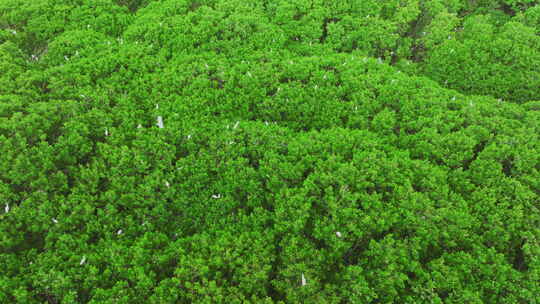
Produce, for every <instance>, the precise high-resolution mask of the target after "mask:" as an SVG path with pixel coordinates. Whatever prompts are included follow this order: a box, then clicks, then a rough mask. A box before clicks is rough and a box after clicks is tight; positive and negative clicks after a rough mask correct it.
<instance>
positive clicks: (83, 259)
mask: <svg viewBox="0 0 540 304" xmlns="http://www.w3.org/2000/svg"><path fill="white" fill-rule="evenodd" d="M84 262H86V256H85V255H83V257H82V259H81V262H80V263H79V265H82V264H84Z"/></svg>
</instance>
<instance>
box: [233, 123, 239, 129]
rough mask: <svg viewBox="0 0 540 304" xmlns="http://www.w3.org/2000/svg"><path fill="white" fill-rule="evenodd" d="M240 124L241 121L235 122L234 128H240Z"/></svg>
mask: <svg viewBox="0 0 540 304" xmlns="http://www.w3.org/2000/svg"><path fill="white" fill-rule="evenodd" d="M239 124H240V122H239V121H237V122H236V123H235V124H234V126H233V130H234V129H236V128H238V125H239Z"/></svg>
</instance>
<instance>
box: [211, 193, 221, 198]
mask: <svg viewBox="0 0 540 304" xmlns="http://www.w3.org/2000/svg"><path fill="white" fill-rule="evenodd" d="M212 198H221V194H212Z"/></svg>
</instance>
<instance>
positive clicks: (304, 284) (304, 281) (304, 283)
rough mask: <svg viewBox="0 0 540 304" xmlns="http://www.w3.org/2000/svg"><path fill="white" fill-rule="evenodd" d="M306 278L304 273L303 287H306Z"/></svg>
mask: <svg viewBox="0 0 540 304" xmlns="http://www.w3.org/2000/svg"><path fill="white" fill-rule="evenodd" d="M306 284H307V283H306V277H305V276H304V274H303V273H302V286H306Z"/></svg>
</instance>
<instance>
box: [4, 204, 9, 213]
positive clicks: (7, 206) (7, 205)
mask: <svg viewBox="0 0 540 304" xmlns="http://www.w3.org/2000/svg"><path fill="white" fill-rule="evenodd" d="M5 210H6V213H8V212H9V204H6V208H5Z"/></svg>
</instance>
